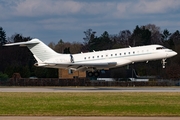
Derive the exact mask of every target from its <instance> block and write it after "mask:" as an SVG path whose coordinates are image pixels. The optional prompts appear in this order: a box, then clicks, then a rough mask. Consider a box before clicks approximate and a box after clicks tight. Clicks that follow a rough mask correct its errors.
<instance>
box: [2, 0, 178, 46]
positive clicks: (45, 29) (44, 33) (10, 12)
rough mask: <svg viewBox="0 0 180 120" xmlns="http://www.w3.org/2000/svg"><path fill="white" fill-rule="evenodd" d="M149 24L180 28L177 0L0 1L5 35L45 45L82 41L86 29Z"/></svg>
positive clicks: (100, 30) (114, 30) (110, 30)
mask: <svg viewBox="0 0 180 120" xmlns="http://www.w3.org/2000/svg"><path fill="white" fill-rule="evenodd" d="M149 23H150V24H155V25H156V26H158V27H160V28H161V30H164V29H168V30H169V31H170V32H175V31H176V30H180V0H0V26H1V27H3V29H4V30H5V31H6V34H7V37H10V36H11V35H13V34H15V33H20V34H22V35H23V36H25V37H27V36H30V37H33V38H39V39H40V40H42V41H43V42H45V43H46V44H48V43H50V42H54V43H57V42H58V41H59V40H60V39H62V40H63V41H65V42H73V41H78V42H83V37H84V36H85V35H84V33H83V31H86V30H87V29H89V28H91V29H92V30H94V31H96V32H97V34H96V35H97V36H100V35H101V34H102V33H103V32H104V31H107V32H108V33H109V34H118V33H119V32H120V31H122V30H127V29H128V30H130V31H131V32H132V31H133V30H134V28H135V26H136V25H139V26H142V25H147V24H149Z"/></svg>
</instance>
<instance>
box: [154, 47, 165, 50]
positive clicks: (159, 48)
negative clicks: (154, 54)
mask: <svg viewBox="0 0 180 120" xmlns="http://www.w3.org/2000/svg"><path fill="white" fill-rule="evenodd" d="M162 49H165V47H157V48H156V50H162Z"/></svg>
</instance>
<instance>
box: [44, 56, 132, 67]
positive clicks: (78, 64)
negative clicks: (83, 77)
mask: <svg viewBox="0 0 180 120" xmlns="http://www.w3.org/2000/svg"><path fill="white" fill-rule="evenodd" d="M129 63H132V61H130V60H127V59H122V58H121V59H112V60H111V61H95V62H74V63H72V62H69V63H45V64H46V65H47V66H46V67H48V66H49V67H54V68H67V69H73V70H82V69H90V68H96V69H105V68H113V67H119V66H123V65H127V64H129Z"/></svg>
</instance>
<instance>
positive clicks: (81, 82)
mask: <svg viewBox="0 0 180 120" xmlns="http://www.w3.org/2000/svg"><path fill="white" fill-rule="evenodd" d="M0 86H122V87H125V86H126V87H128V86H180V80H156V81H147V82H142V81H141V82H137V81H103V80H101V81H98V80H89V79H86V78H83V79H79V78H75V79H58V78H38V79H28V78H22V79H0Z"/></svg>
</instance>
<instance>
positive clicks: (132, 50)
mask: <svg viewBox="0 0 180 120" xmlns="http://www.w3.org/2000/svg"><path fill="white" fill-rule="evenodd" d="M12 45H20V46H27V47H28V48H29V50H30V51H31V52H32V53H33V55H34V58H35V59H36V60H37V63H35V66H40V67H49V68H65V69H71V70H80V71H87V72H88V75H89V76H93V75H94V76H98V75H99V71H100V70H102V69H109V68H115V67H120V66H124V65H127V64H131V63H135V62H142V61H146V62H148V61H149V60H158V59H162V65H163V68H165V63H166V62H165V60H166V59H167V58H170V57H172V56H175V55H176V54H177V53H176V52H174V51H172V50H170V49H167V48H165V47H163V46H161V45H147V46H139V47H129V48H122V49H113V50H104V51H94V52H88V53H79V54H60V53H57V52H55V51H54V50H52V49H51V48H49V47H48V46H47V45H45V44H44V43H43V42H41V41H40V40H38V39H32V40H30V41H27V42H19V43H12V44H6V45H5V46H12Z"/></svg>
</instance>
